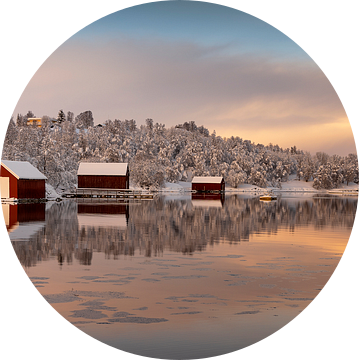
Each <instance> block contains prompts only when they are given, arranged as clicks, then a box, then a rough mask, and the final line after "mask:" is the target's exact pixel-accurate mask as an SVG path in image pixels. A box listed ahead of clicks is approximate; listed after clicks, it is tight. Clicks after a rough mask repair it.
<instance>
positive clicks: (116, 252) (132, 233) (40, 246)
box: [13, 195, 357, 266]
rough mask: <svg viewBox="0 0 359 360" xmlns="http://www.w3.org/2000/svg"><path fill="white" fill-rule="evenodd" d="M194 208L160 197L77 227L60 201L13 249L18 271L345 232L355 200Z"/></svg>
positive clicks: (229, 202)
mask: <svg viewBox="0 0 359 360" xmlns="http://www.w3.org/2000/svg"><path fill="white" fill-rule="evenodd" d="M195 204H196V203H195V202H192V201H191V200H170V201H165V200H164V198H161V197H160V198H157V199H155V200H153V201H142V202H141V203H139V204H131V205H128V206H125V207H124V208H125V211H122V210H121V213H120V214H119V213H118V212H119V210H116V211H117V213H116V211H114V212H115V215H114V214H112V213H111V212H109V210H108V208H106V207H104V209H105V208H106V209H107V210H106V213H105V214H104V213H102V214H95V216H94V214H93V212H92V213H91V215H92V216H93V221H92V222H91V223H89V224H87V225H86V226H82V225H81V226H80V225H79V222H78V218H77V211H78V210H77V204H76V202H73V201H64V202H62V203H56V204H54V205H53V206H52V207H51V208H50V209H49V210H48V211H47V213H46V226H45V228H44V229H42V230H41V231H39V232H38V233H37V234H35V235H34V236H33V237H32V238H31V239H30V241H26V242H14V244H13V245H14V249H15V251H16V254H17V256H18V258H19V259H20V262H21V263H22V264H23V265H24V266H33V265H35V264H36V262H37V261H44V260H47V259H48V258H49V257H55V258H57V259H58V261H59V263H60V264H62V263H64V262H66V263H68V264H71V263H72V261H73V257H75V259H77V260H78V261H79V262H80V264H83V265H91V261H92V255H93V252H102V253H104V254H105V256H106V258H107V259H110V258H113V259H118V257H119V256H120V255H125V256H126V255H129V256H133V255H135V253H136V252H137V253H138V254H140V255H143V256H146V257H150V256H160V255H161V254H162V253H163V252H164V250H170V251H174V252H181V253H183V254H192V253H194V252H196V251H202V250H205V249H206V247H207V246H214V245H215V244H217V243H220V242H229V243H238V242H240V241H248V240H249V238H250V236H251V234H256V233H267V234H271V233H276V232H277V231H278V229H279V228H284V229H289V230H290V231H292V232H294V231H295V230H296V229H297V228H298V227H307V226H309V225H314V226H315V228H317V229H324V228H334V227H345V228H349V229H351V227H352V226H353V222H354V217H355V211H356V207H357V198H347V199H345V198H335V197H328V198H325V197H314V198H313V199H308V200H297V199H288V200H287V199H283V200H280V199H279V200H278V201H276V202H270V203H263V202H260V201H259V199H258V198H248V199H244V198H241V197H239V196H236V195H233V196H228V197H226V199H225V201H224V202H223V204H222V206H219V207H218V206H217V207H211V206H208V207H205V206H196V205H195ZM99 208H100V207H99ZM81 211H82V210H81ZM99 211H100V210H99ZM113 216H118V218H119V219H120V216H123V217H125V218H126V220H125V223H124V224H125V226H116V223H115V225H113V218H112V225H107V226H104V220H106V217H113ZM96 219H98V221H97V220H96ZM115 220H116V218H115ZM97 222H98V223H97ZM105 223H106V222H105Z"/></svg>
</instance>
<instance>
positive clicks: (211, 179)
mask: <svg viewBox="0 0 359 360" xmlns="http://www.w3.org/2000/svg"><path fill="white" fill-rule="evenodd" d="M222 180H223V177H222V176H194V177H193V179H192V184H220V183H221V182H222Z"/></svg>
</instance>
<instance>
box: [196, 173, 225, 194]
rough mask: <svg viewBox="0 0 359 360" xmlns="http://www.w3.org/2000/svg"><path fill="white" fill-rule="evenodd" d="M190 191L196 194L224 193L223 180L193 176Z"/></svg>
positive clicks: (214, 177) (218, 177) (213, 177)
mask: <svg viewBox="0 0 359 360" xmlns="http://www.w3.org/2000/svg"><path fill="white" fill-rule="evenodd" d="M192 190H193V191H197V192H224V190H225V183H224V179H223V177H222V176H195V177H194V178H193V179H192Z"/></svg>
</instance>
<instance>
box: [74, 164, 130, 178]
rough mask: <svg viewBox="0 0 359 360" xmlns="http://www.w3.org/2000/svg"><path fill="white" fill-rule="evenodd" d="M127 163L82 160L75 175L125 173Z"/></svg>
mask: <svg viewBox="0 0 359 360" xmlns="http://www.w3.org/2000/svg"><path fill="white" fill-rule="evenodd" d="M127 167H128V164H127V163H85V162H82V163H80V165H79V169H78V170H77V175H115V176H116V175H117V176H118V175H122V176H124V175H126V173H127Z"/></svg>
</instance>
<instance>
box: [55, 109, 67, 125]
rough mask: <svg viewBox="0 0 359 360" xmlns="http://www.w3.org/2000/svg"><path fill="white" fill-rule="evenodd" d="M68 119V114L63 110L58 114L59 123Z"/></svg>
mask: <svg viewBox="0 0 359 360" xmlns="http://www.w3.org/2000/svg"><path fill="white" fill-rule="evenodd" d="M65 120H66V116H65V113H64V111H63V110H60V111H59V114H58V115H57V122H58V123H59V124H61V123H63V122H64V121H65Z"/></svg>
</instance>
